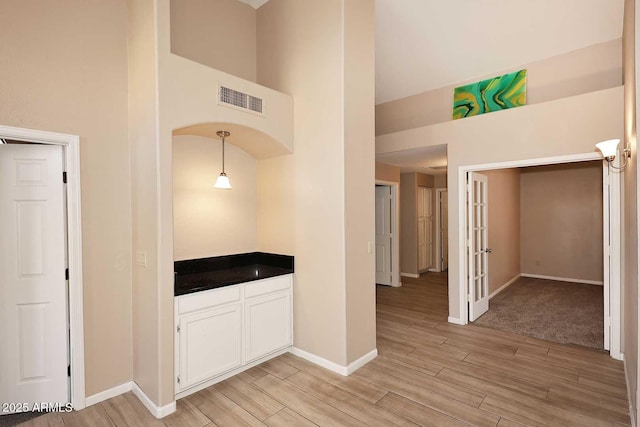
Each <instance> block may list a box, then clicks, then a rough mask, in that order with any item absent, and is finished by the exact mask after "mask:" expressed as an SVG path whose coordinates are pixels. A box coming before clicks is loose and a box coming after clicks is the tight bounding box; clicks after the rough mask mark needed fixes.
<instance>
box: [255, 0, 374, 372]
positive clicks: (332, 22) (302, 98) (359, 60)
mask: <svg viewBox="0 0 640 427" xmlns="http://www.w3.org/2000/svg"><path fill="white" fill-rule="evenodd" d="M372 26H373V1H371V0H358V1H354V2H352V1H350V0H349V1H343V0H326V1H323V2H301V1H298V0H271V1H269V2H267V3H266V4H264V5H263V6H262V7H260V8H259V9H258V82H259V83H260V84H263V85H266V86H268V87H272V88H274V89H276V90H279V91H282V92H285V93H288V94H290V95H292V96H293V97H294V99H295V102H294V134H295V142H294V144H295V148H294V154H293V155H291V156H285V157H282V158H276V159H268V160H261V161H259V164H258V170H259V172H258V180H259V181H260V182H262V181H263V180H264V181H265V182H276V184H277V185H276V186H275V187H274V188H268V187H266V186H263V185H262V184H259V190H258V191H259V194H258V200H259V201H258V223H259V224H260V229H263V228H266V227H265V225H266V224H268V225H269V228H271V229H272V230H270V231H269V232H262V231H260V235H259V247H260V249H261V250H278V249H283V250H293V255H294V256H295V262H296V274H295V283H294V337H295V342H294V345H295V347H297V348H299V349H301V350H303V351H306V352H308V353H311V354H313V355H315V356H319V357H321V358H323V359H326V360H328V361H330V362H333V363H336V364H338V365H341V366H346V365H348V364H349V363H351V362H352V361H353V360H354V358H359V357H360V356H362V355H363V352H364V353H368V352H369V351H371V350H373V349H374V348H375V299H374V295H375V294H374V292H375V285H374V282H375V280H374V278H373V274H374V264H373V261H374V259H373V254H368V253H367V243H368V241H374V225H373V223H374V206H373V203H374V202H373V194H374V156H373V152H374V149H373V147H374V136H373V132H372V130H373V119H374V109H373V101H372V99H373V78H372V70H373V67H372V66H371V64H372V54H373V42H374V40H373V33H372V29H373V28H372ZM360 73H364V74H360ZM354 79H357V80H354ZM347 82H349V85H350V87H347V85H346V83H347ZM327 88H331V89H332V92H331V93H332V95H331V96H327V93H326V91H327ZM351 111H357V112H358V114H356V115H353V116H350V117H347V114H349V113H350V112H351ZM369 128H371V129H369ZM282 176H285V177H291V179H290V180H289V181H288V182H278V181H279V180H280V177H282ZM356 188H357V189H359V190H360V192H359V193H356V192H354V191H355V189H356ZM363 189H365V190H364V191H363ZM267 194H268V195H273V196H274V197H273V200H272V199H271V198H270V197H268V196H267ZM347 199H349V200H347ZM282 202H285V203H282ZM282 218H287V219H289V221H284V220H282ZM348 262H351V263H353V264H352V266H351V267H347V265H346V264H347V263H348ZM355 273H358V274H355Z"/></svg>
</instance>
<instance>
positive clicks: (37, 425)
mask: <svg viewBox="0 0 640 427" xmlns="http://www.w3.org/2000/svg"><path fill="white" fill-rule="evenodd" d="M19 425H20V427H65V425H64V422H63V421H62V416H61V415H60V414H58V413H54V412H52V413H49V414H45V415H40V416H38V417H35V418H31V419H30V420H29V421H26V422H24V423H21V424H19Z"/></svg>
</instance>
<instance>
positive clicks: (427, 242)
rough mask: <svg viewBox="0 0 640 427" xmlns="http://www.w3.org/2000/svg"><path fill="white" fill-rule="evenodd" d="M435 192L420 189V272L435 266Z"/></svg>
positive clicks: (418, 208) (424, 188)
mask: <svg viewBox="0 0 640 427" xmlns="http://www.w3.org/2000/svg"><path fill="white" fill-rule="evenodd" d="M432 195H433V191H432V189H431V188H427V187H418V203H417V204H418V206H417V210H418V212H417V213H418V271H420V272H423V271H426V270H428V269H429V268H431V267H432V266H433V232H432V230H433V203H432Z"/></svg>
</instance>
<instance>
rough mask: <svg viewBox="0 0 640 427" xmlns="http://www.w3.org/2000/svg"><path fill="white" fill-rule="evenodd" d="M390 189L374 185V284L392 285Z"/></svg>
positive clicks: (386, 186)
mask: <svg viewBox="0 0 640 427" xmlns="http://www.w3.org/2000/svg"><path fill="white" fill-rule="evenodd" d="M391 202H392V198H391V187H390V186H388V185H376V283H377V284H380V285H388V286H391V284H392V277H391V270H392V255H391V254H392V251H393V250H392V239H393V234H392V230H393V226H392V224H391Z"/></svg>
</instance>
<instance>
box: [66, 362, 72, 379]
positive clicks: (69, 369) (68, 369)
mask: <svg viewBox="0 0 640 427" xmlns="http://www.w3.org/2000/svg"><path fill="white" fill-rule="evenodd" d="M67 376H68V377H70V376H71V365H70V364H69V365H67Z"/></svg>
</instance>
